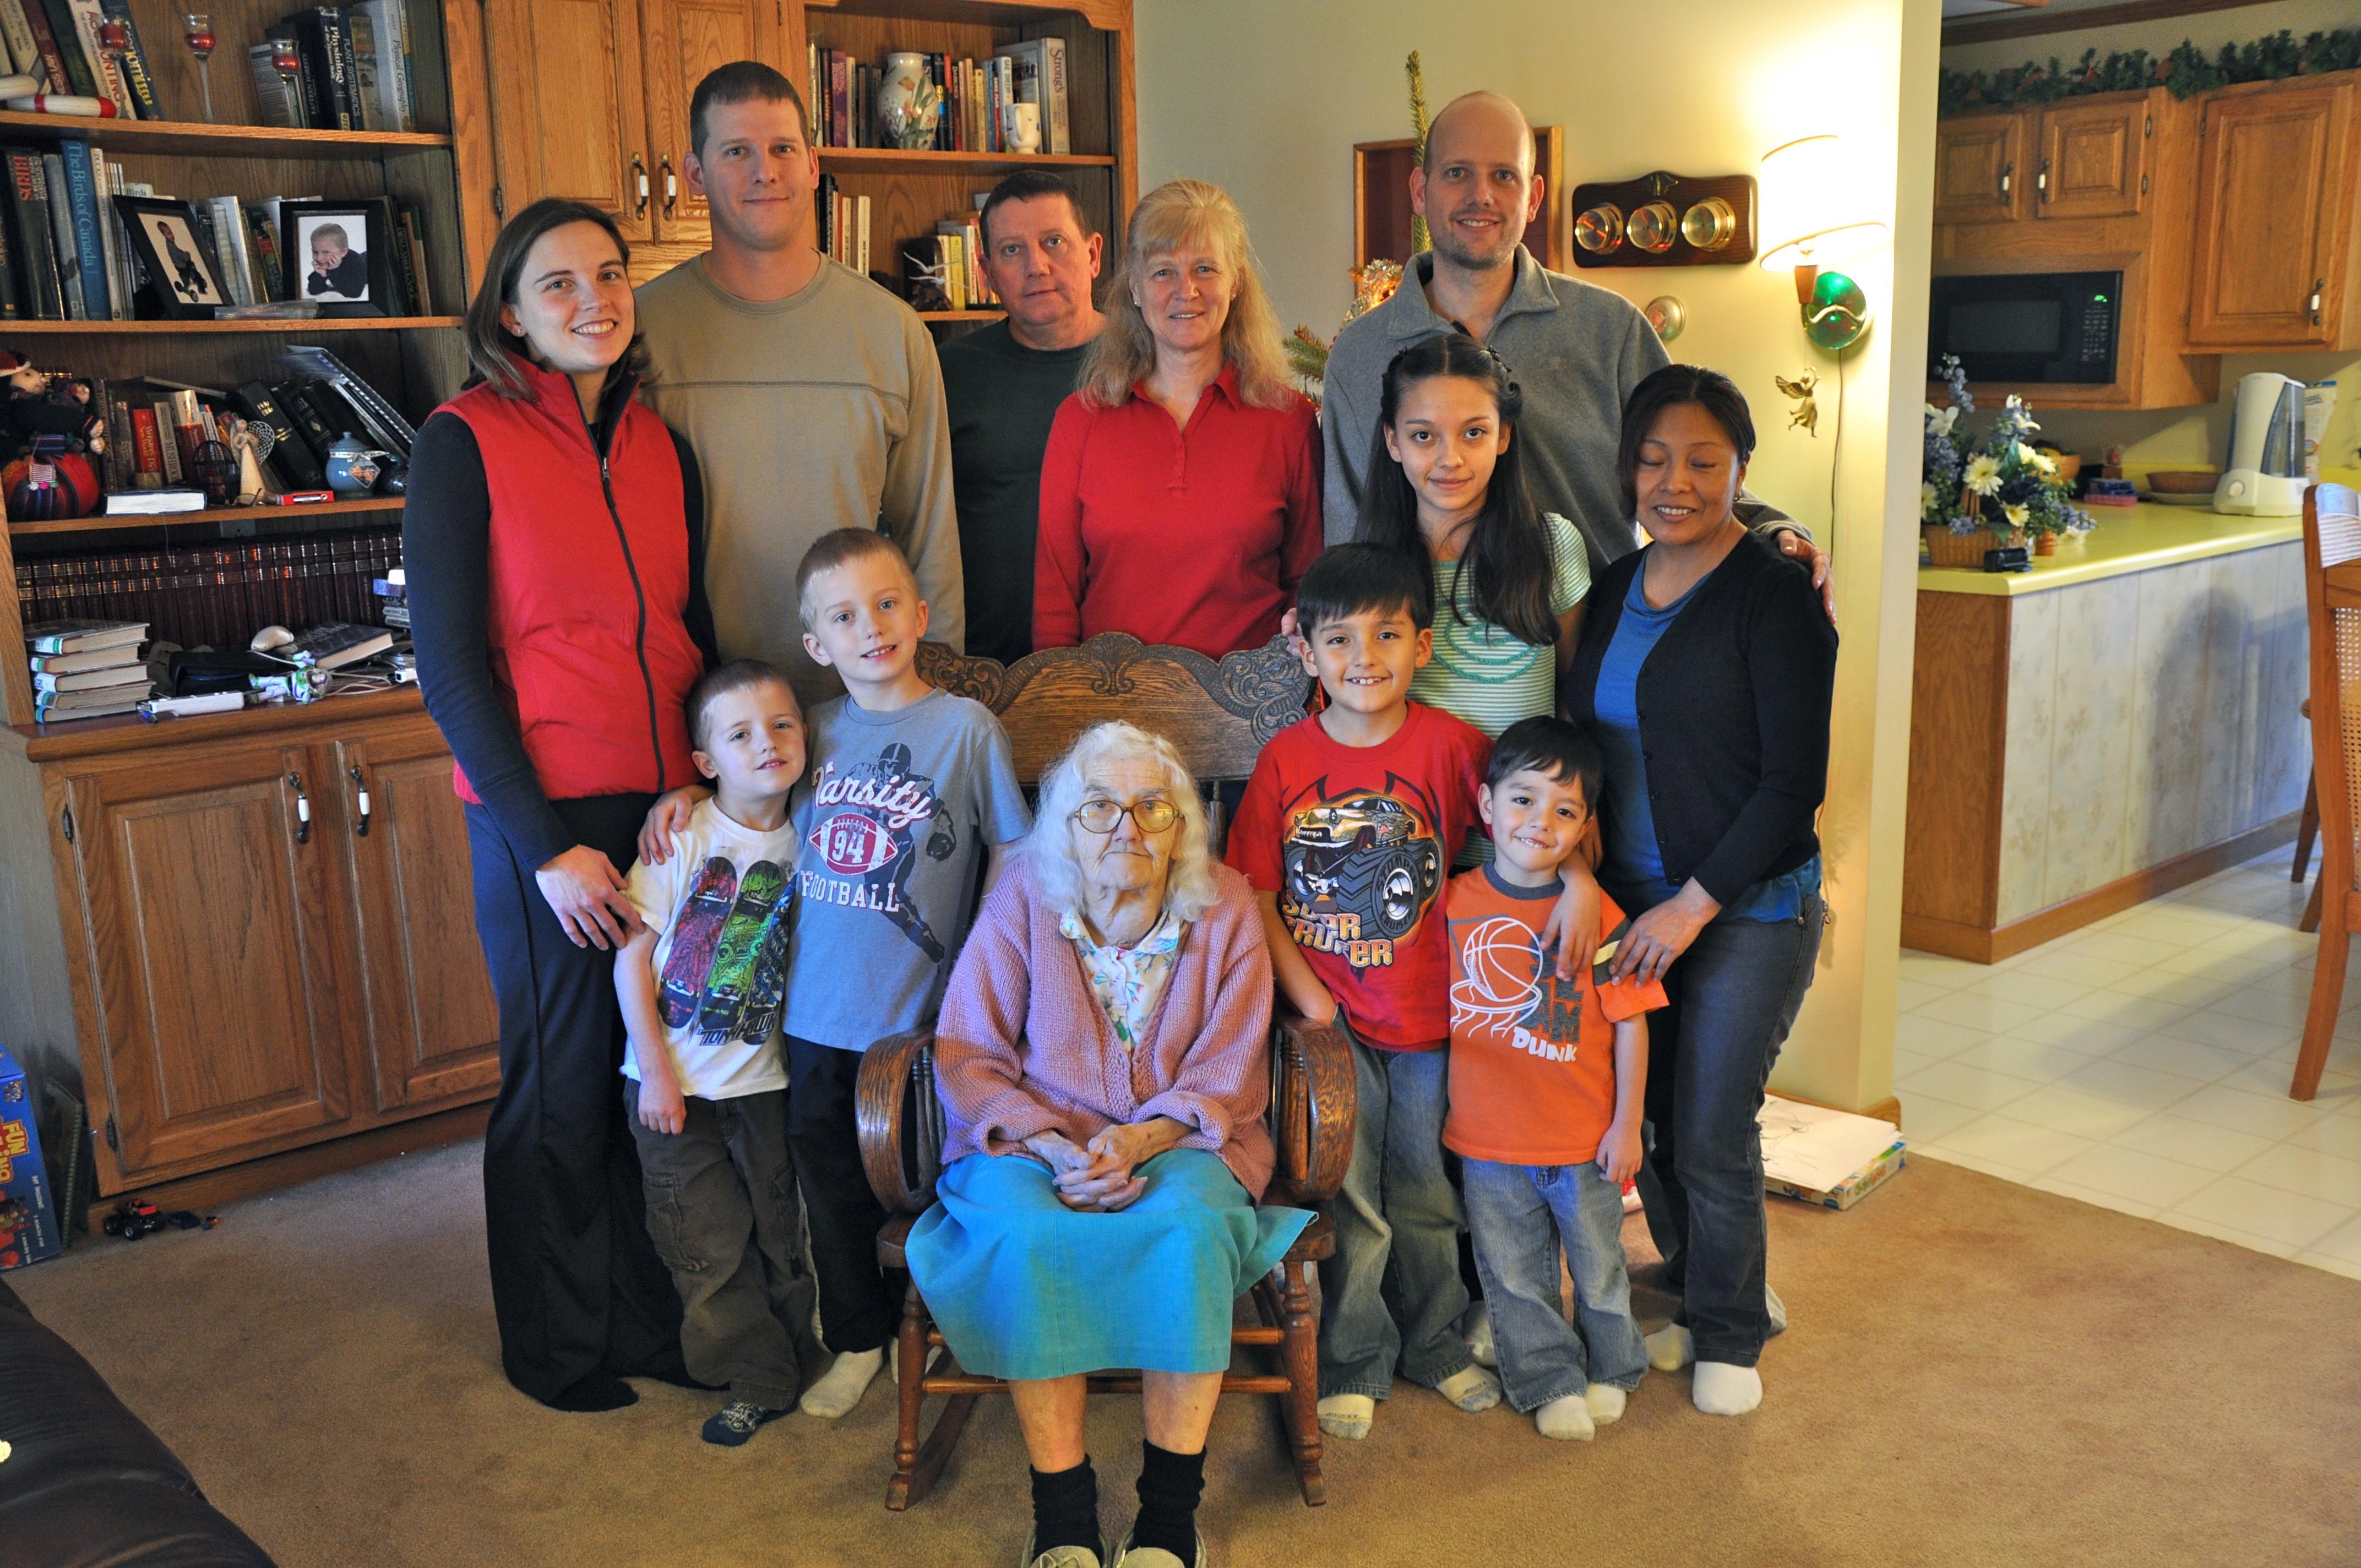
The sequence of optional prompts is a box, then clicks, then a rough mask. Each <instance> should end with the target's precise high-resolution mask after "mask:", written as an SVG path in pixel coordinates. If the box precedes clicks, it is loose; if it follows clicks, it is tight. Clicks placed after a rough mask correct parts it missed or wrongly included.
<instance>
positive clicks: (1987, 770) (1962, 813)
mask: <svg viewBox="0 0 2361 1568" xmlns="http://www.w3.org/2000/svg"><path fill="white" fill-rule="evenodd" d="M2009 602H2010V601H2009V600H2008V599H2006V598H2002V597H2000V596H1997V595H1992V594H1944V593H1928V592H1923V591H1922V592H1921V593H1920V594H1919V595H1918V622H1917V631H1916V641H1917V653H1916V659H1915V660H1914V662H1913V664H1912V673H1911V677H1910V680H1911V696H1910V773H1909V785H1908V791H1907V796H1908V801H1909V810H1908V812H1907V813H1906V814H1905V817H1904V818H1903V827H1902V840H1903V847H1902V909H1903V918H1904V919H1905V920H1908V919H1910V918H1912V917H1913V916H1916V917H1918V918H1921V919H1927V920H1934V921H1937V922H1941V923H1948V924H1951V925H1957V926H1961V927H1969V928H1971V929H1973V928H1981V927H1989V926H1990V925H1991V924H1992V922H1993V917H1994V916H1995V915H1996V913H1997V912H1998V910H1999V907H2000V842H2001V817H2000V813H2001V782H2002V775H2003V773H2004V762H2005V757H2006V752H2007V746H2008V656H2009V636H2010V630H2011V628H2010V611H2009Z"/></svg>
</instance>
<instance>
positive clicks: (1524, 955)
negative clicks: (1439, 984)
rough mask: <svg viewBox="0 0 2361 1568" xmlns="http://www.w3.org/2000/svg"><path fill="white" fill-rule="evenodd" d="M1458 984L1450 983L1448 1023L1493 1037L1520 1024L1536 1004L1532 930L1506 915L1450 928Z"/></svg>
mask: <svg viewBox="0 0 2361 1568" xmlns="http://www.w3.org/2000/svg"><path fill="white" fill-rule="evenodd" d="M1451 940H1452V944H1453V945H1454V946H1455V947H1456V948H1458V949H1459V968H1460V972H1461V976H1462V978H1460V979H1458V980H1455V981H1452V982H1451V1021H1452V1023H1453V1024H1454V1025H1457V1024H1458V1023H1459V1022H1460V1021H1461V1020H1462V1019H1466V1020H1467V1021H1468V1022H1470V1023H1472V1024H1475V1025H1477V1026H1478V1027H1480V1028H1487V1029H1490V1030H1492V1031H1494V1032H1495V1033H1498V1032H1499V1030H1500V1029H1502V1028H1503V1027H1505V1026H1506V1025H1511V1024H1517V1023H1521V1022H1522V1021H1523V1020H1524V1019H1525V1017H1526V1015H1527V1014H1530V1013H1532V1010H1533V1008H1534V1006H1535V1005H1536V1004H1537V1003H1539V1002H1540V1001H1541V996H1542V988H1541V983H1540V981H1539V978H1538V977H1539V975H1540V973H1541V968H1542V955H1541V948H1540V945H1539V944H1538V943H1537V942H1536V941H1535V940H1534V939H1533V931H1532V927H1530V926H1528V925H1526V924H1525V923H1524V922H1523V921H1521V920H1516V919H1511V918H1510V916H1506V915H1494V916H1488V917H1487V918H1485V919H1482V920H1455V921H1453V922H1452V923H1451Z"/></svg>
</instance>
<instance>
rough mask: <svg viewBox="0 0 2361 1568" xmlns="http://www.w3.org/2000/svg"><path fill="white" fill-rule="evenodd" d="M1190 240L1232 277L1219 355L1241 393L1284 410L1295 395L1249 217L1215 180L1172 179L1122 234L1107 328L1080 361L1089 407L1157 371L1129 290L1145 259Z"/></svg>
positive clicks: (1117, 401) (1112, 400) (1113, 402)
mask: <svg viewBox="0 0 2361 1568" xmlns="http://www.w3.org/2000/svg"><path fill="white" fill-rule="evenodd" d="M1191 241H1193V242H1195V243H1197V244H1199V245H1202V246H1205V247H1208V248H1210V249H1211V250H1213V252H1214V253H1215V254H1216V255H1217V256H1219V257H1220V258H1222V265H1223V266H1224V268H1225V269H1228V271H1229V273H1230V275H1231V277H1232V278H1234V279H1235V280H1236V288H1235V292H1234V293H1233V294H1232V295H1231V297H1230V313H1229V316H1228V318H1227V319H1226V320H1224V322H1223V323H1222V358H1223V359H1224V361H1225V362H1226V363H1227V364H1229V365H1230V366H1232V367H1235V369H1236V371H1237V373H1238V396H1239V397H1241V398H1243V399H1244V400H1246V403H1247V404H1248V405H1250V406H1251V407H1254V408H1258V409H1276V408H1284V407H1286V406H1287V405H1288V403H1289V401H1290V400H1291V399H1293V398H1295V397H1296V396H1298V395H1299V394H1298V393H1297V392H1296V390H1295V389H1294V388H1293V387H1292V386H1291V385H1290V382H1289V380H1288V374H1287V356H1286V353H1285V351H1284V350H1282V349H1281V348H1280V347H1279V338H1280V336H1281V335H1282V334H1280V332H1279V315H1278V313H1277V312H1275V311H1273V310H1272V309H1271V307H1270V293H1269V291H1268V290H1267V289H1265V288H1264V287H1263V281H1262V269H1260V268H1259V267H1257V265H1256V264H1255V258H1254V250H1253V247H1250V246H1249V245H1248V244H1247V243H1246V218H1245V216H1244V214H1241V213H1239V211H1238V204H1237V203H1235V202H1233V201H1231V200H1230V198H1229V196H1228V195H1227V194H1226V193H1224V192H1223V190H1222V189H1221V187H1219V186H1217V185H1208V184H1206V183H1205V182H1204V181H1202V180H1172V181H1166V182H1165V183H1164V184H1161V185H1159V186H1158V187H1157V188H1156V189H1155V190H1153V191H1150V192H1148V194H1147V195H1145V196H1142V197H1141V198H1140V199H1139V205H1138V206H1137V208H1135V209H1134V210H1133V212H1132V214H1131V223H1130V225H1128V226H1127V227H1126V229H1125V231H1124V236H1123V260H1122V262H1121V263H1120V264H1119V265H1118V266H1117V267H1116V269H1115V287H1114V288H1113V289H1110V290H1109V291H1107V294H1108V299H1107V305H1106V325H1105V326H1104V328H1102V329H1101V330H1100V332H1099V335H1098V337H1097V338H1096V339H1095V340H1094V341H1093V343H1092V344H1091V349H1090V353H1089V354H1088V355H1087V356H1084V358H1083V360H1082V400H1083V401H1084V402H1086V403H1088V404H1090V405H1091V406H1092V407H1093V408H1102V409H1111V408H1118V407H1120V406H1122V404H1123V403H1124V401H1125V400H1126V399H1128V398H1129V397H1130V396H1131V389H1132V388H1133V387H1135V386H1137V384H1138V383H1139V382H1141V381H1142V380H1145V379H1146V378H1147V377H1148V373H1149V372H1150V371H1152V370H1154V369H1155V368H1156V339H1155V338H1154V337H1152V336H1150V335H1149V334H1148V322H1147V319H1146V318H1145V317H1143V316H1142V315H1141V314H1140V313H1139V305H1138V303H1137V302H1136V301H1135V300H1134V299H1133V298H1132V291H1133V290H1134V289H1137V288H1139V287H1141V286H1142V285H1143V283H1144V281H1145V278H1146V273H1147V269H1148V260H1149V259H1150V258H1153V257H1159V256H1169V255H1170V254H1171V253H1172V252H1173V251H1175V250H1178V249H1179V248H1180V247H1181V246H1183V245H1185V244H1189V243H1191Z"/></svg>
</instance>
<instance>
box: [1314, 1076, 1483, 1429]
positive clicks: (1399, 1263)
mask: <svg viewBox="0 0 2361 1568" xmlns="http://www.w3.org/2000/svg"><path fill="white" fill-rule="evenodd" d="M1448 1066H1449V1061H1448V1053H1447V1052H1444V1051H1443V1050H1441V1049H1436V1050H1431V1051H1380V1050H1372V1049H1371V1048H1370V1047H1367V1046H1365V1045H1363V1044H1362V1043H1361V1042H1360V1041H1359V1040H1357V1039H1356V1040H1355V1041H1354V1042H1353V1081H1354V1087H1355V1090H1356V1092H1357V1093H1358V1094H1359V1096H1360V1100H1359V1104H1358V1106H1357V1107H1356V1110H1355V1113H1354V1117H1353V1160H1352V1164H1351V1165H1350V1166H1349V1167H1348V1168H1346V1169H1345V1185H1344V1187H1343V1189H1342V1190H1340V1191H1338V1193H1337V1194H1336V1201H1335V1202H1334V1204H1332V1205H1331V1206H1330V1217H1331V1219H1332V1220H1333V1221H1334V1224H1335V1227H1336V1255H1335V1256H1334V1257H1332V1258H1330V1259H1329V1260H1328V1261H1327V1262H1325V1263H1323V1264H1322V1265H1321V1266H1320V1394H1321V1397H1322V1398H1327V1397H1328V1396H1330V1395H1332V1394H1366V1395H1367V1396H1368V1397H1369V1398H1373V1399H1382V1398H1386V1397H1387V1396H1388V1395H1389V1394H1390V1393H1392V1392H1393V1378H1394V1369H1395V1368H1396V1367H1397V1366H1399V1367H1400V1369H1401V1375H1402V1376H1405V1377H1407V1378H1409V1379H1410V1380H1411V1382H1413V1383H1422V1384H1424V1385H1425V1386H1426V1387H1430V1388H1432V1387H1434V1386H1435V1385H1436V1384H1437V1383H1440V1382H1442V1381H1443V1380H1444V1378H1446V1377H1449V1376H1453V1375H1454V1374H1455V1373H1458V1372H1462V1371H1465V1370H1466V1368H1468V1367H1470V1366H1472V1365H1475V1358H1474V1357H1473V1356H1471V1355H1469V1354H1467V1342H1466V1341H1465V1340H1463V1339H1461V1338H1460V1337H1459V1330H1458V1323H1459V1315H1460V1314H1461V1313H1462V1312H1465V1311H1466V1310H1467V1287H1466V1285H1464V1284H1462V1283H1461V1282H1460V1279H1459V1225H1460V1208H1459V1195H1458V1194H1457V1193H1456V1192H1455V1191H1453V1190H1452V1189H1451V1182H1450V1180H1449V1179H1447V1178H1446V1177H1445V1176H1444V1173H1443V1113H1444V1109H1445V1107H1446V1106H1447V1105H1448V1103H1449V1102H1448V1101H1447V1100H1446V1098H1445V1096H1444V1088H1445V1085H1446V1083H1447V1080H1448V1072H1447V1069H1448Z"/></svg>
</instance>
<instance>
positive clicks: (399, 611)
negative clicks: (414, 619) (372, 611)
mask: <svg viewBox="0 0 2361 1568" xmlns="http://www.w3.org/2000/svg"><path fill="white" fill-rule="evenodd" d="M369 592H371V593H373V594H375V595H376V596H377V608H378V618H379V620H382V621H383V622H384V623H385V624H386V625H388V626H390V627H391V628H393V629H394V630H396V631H399V632H401V634H402V635H403V636H404V637H407V636H409V635H410V579H409V578H408V577H407V576H403V574H402V570H401V567H399V566H396V567H395V568H393V570H391V571H390V572H388V573H387V574H386V575H385V576H382V577H379V578H378V579H377V581H375V582H373V583H371V584H370V585H369Z"/></svg>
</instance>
